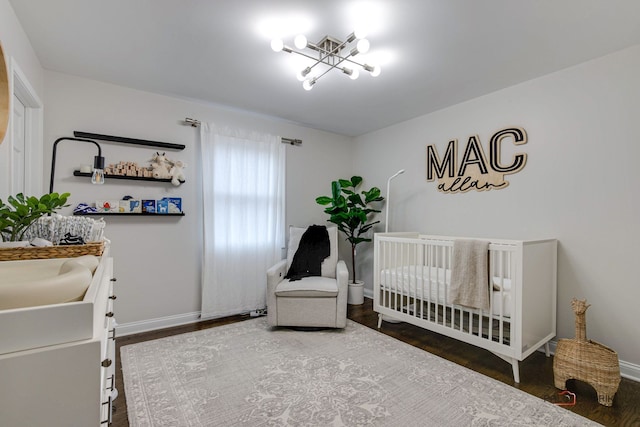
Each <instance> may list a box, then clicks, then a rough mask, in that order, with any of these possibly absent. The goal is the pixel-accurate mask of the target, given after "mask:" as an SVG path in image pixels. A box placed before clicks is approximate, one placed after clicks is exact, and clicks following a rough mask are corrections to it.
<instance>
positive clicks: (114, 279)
mask: <svg viewBox="0 0 640 427" xmlns="http://www.w3.org/2000/svg"><path fill="white" fill-rule="evenodd" d="M109 280H111V281H112V282H117V281H118V279H116V278H115V277H112V278H111V279H109Z"/></svg>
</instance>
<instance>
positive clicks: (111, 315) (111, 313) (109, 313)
mask: <svg viewBox="0 0 640 427" xmlns="http://www.w3.org/2000/svg"><path fill="white" fill-rule="evenodd" d="M105 316H107V317H113V311H110V312H108V313H106V314H105Z"/></svg>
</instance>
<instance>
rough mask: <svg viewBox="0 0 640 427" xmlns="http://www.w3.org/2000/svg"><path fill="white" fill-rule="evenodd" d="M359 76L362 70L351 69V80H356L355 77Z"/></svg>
mask: <svg viewBox="0 0 640 427" xmlns="http://www.w3.org/2000/svg"><path fill="white" fill-rule="evenodd" d="M358 77H360V71H358V70H357V69H354V70H352V71H351V74H349V78H350V79H351V80H355V79H357V78H358Z"/></svg>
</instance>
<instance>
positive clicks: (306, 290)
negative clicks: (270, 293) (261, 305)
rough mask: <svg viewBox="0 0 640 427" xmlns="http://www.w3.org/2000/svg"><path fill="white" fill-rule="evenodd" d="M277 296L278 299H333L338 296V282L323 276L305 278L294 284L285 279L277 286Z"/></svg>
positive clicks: (295, 281)
mask: <svg viewBox="0 0 640 427" xmlns="http://www.w3.org/2000/svg"><path fill="white" fill-rule="evenodd" d="M275 294H276V296H278V297H318V298H332V297H336V296H338V282H337V281H336V279H331V278H328V277H321V276H310V277H305V278H303V279H301V280H294V281H293V282H291V281H289V279H284V280H283V281H282V282H280V283H279V284H278V286H276V291H275Z"/></svg>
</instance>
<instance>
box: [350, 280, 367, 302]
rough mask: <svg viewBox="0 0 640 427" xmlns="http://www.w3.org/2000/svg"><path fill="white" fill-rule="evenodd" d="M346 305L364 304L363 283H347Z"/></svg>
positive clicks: (359, 281)
mask: <svg viewBox="0 0 640 427" xmlns="http://www.w3.org/2000/svg"><path fill="white" fill-rule="evenodd" d="M347 304H351V305H360V304H364V282H363V281H362V280H356V282H355V283H353V282H351V281H349V293H348V294H347Z"/></svg>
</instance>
